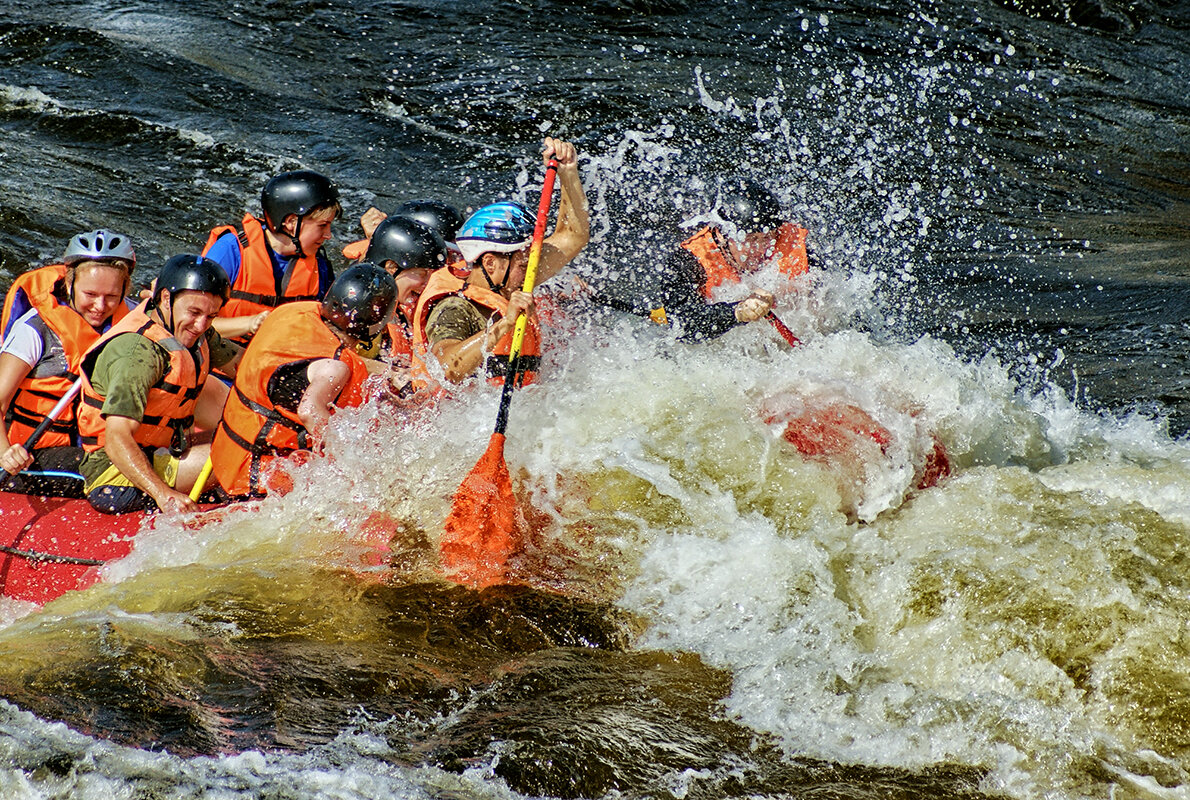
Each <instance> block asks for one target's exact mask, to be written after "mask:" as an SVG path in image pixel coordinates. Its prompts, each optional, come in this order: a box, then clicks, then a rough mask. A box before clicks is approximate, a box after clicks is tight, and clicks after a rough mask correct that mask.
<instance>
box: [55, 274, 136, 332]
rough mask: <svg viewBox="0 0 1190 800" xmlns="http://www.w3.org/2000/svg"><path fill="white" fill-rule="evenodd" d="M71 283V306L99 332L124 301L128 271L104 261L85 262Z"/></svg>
mask: <svg viewBox="0 0 1190 800" xmlns="http://www.w3.org/2000/svg"><path fill="white" fill-rule="evenodd" d="M68 282H69V283H70V286H71V288H70V304H71V307H72V308H74V310H75V311H77V312H78V313H79V316H81V317H82V318H83V319H85V320H86V321H87V324H88V325H90V326H91V327H92V328H94V329H95V330H99V329H101V328H102V327H103V325H104V323H106V322H107V321H108V320H109V319H111V318H112V314H114V313H115V312H116V307H117V306H119V305H120V303H121V302H123V300H124V292H125V291H126V290H127V288H128V272H127V270H126V269H125V268H124V267H121V266H116V265H113V264H107V263H104V262H102V261H84V262H82V263H81V264H78V265H77V266H75V267H74V271H73V277H72V278H71V280H69V281H68Z"/></svg>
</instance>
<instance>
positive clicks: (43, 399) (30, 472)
mask: <svg viewBox="0 0 1190 800" xmlns="http://www.w3.org/2000/svg"><path fill="white" fill-rule="evenodd" d="M135 266H136V252H135V251H134V250H133V248H132V240H131V239H129V237H128V236H126V235H124V234H122V233H115V232H113V231H109V230H104V229H99V230H94V231H87V232H84V233H79V234H77V235H75V236H72V237H70V241H69V243H68V244H67V245H66V251H65V252H64V253H63V254H62V259H61V261H60V262H59V263H57V264H50V265H49V266H45V267H40V268H38V269H34V270H30V271H29V272H26V273H24V274H23V275H21V276H20V277H18V278H17V279H16V281H15V282H14V283H13V285H12V288H11V289H9V291H8V295H7V297H6V298H5V300H4V311H3V316H2V319H0V330H2V331H3V346H0V413H2V414H3V415H4V422H5V425H4V426H0V467H3V469H4V470H5V471H6V472H7V473H8V474H9V475H13V476H16V477H14V478H13V479H12V480H8V481H5V484H6V485H5V487H4V488H5V490H7V491H13V492H24V493H26V494H40V495H55V496H67V497H82V496H83V484H82V480H81V479H79V478H78V477H69V476H71V475H77V473H78V470H79V462H80V461H81V460H82V457H83V449H82V447H81V446H79V440H78V422H77V419H76V415H75V407H76V405H77V403H71V404H69V405H67V406H66V407H65V408H64V409H63V410H62V411H61V412H60V413H59V414H58V415H57V417H56V418H55V419H54V421H53V423H52V424H51V425H50V426H49V428H47V429H46V431H45V433H44V434H42V436H41V438H40V439H39V440H38V441H37V442H36V444H35V446H34V447H33V448H32V450H31V451H30V450H27V449H26V448H25V442H26V441H27V440H28V438H29V437H30V435H31V434H32V433H33V431H34V429H35V428H36V427H37V426H38V425H39V424H41V422H42V421H43V420H44V419H46V417H47V416H48V415H49V414H50V413H51V411H52V410H53V409H54V407H55V406H56V405H57V403H58V401H59V400H60V399H61V398H62V397H64V396H65V395H66V394H67V393H68V392H69V391H70V390H71V388H72V386H73V385H74V383H75V381H76V380H77V379H78V371H79V363H80V362H81V361H82V359H83V354H84V353H85V352H86V351H87V349H88V348H89V347H91V345H93V344H95V342H96V341H97V340H98V339H99V337H100V336H101V335H102V334H103V333H104V332H105V331H107V329H108V328H110V327H111V325H112V324H113V323H115V322H119V321H120V319H122V318H123V316H124V315H125V314H127V313H128V306H127V305H126V303H125V299H124V298H125V296H126V295H127V294H128V289H129V284H130V281H131V275H132V270H133V268H134V267H135ZM22 471H24V472H22ZM18 473H22V474H18ZM53 473H58V474H57V475H55V474H53Z"/></svg>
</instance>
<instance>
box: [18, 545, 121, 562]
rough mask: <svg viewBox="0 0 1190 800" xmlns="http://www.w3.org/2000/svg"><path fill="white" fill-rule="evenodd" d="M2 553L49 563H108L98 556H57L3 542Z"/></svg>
mask: <svg viewBox="0 0 1190 800" xmlns="http://www.w3.org/2000/svg"><path fill="white" fill-rule="evenodd" d="M0 553H8V554H9V555H10V556H19V557H20V558H25V559H28V560H29V561H38V562H43V563H47V564H78V565H81V566H84V567H100V566H103V565H104V564H106V563H107V562H106V561H103V560H101V559H98V558H78V557H76V556H57V555H54V554H53V553H39V552H37V551H36V550H22V549H20V548H19V547H9V546H7V545H2V544H0Z"/></svg>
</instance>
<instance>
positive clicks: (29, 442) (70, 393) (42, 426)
mask: <svg viewBox="0 0 1190 800" xmlns="http://www.w3.org/2000/svg"><path fill="white" fill-rule="evenodd" d="M82 388H83V379H82V378H79V379H78V380H76V381H75V382H74V383H72V384H71V385H70V388H69V389H67V390H66V394H64V395H62V399H61V400H59V401H58V402H57V403H55V404H54V407H53V408H51V409H50V413H48V414H46V415H45V419H43V420H42V421H41V422H39V423H38V424H37V427H36V428H34V429H33V433H31V434H29V438H28V439H26V440H25V441H24V445H25V450H27V451H28V452H30V453H32V452H33V448H34V447H36V446H37V443H38V442H39V441H40V440H41V437H42V435H43V434H45V432H46V431H48V430H49V429H50V426H51V425H53V424H54V420H56V419H57V418H58V417H60V416H62V412H63V411H65V410H66V407H67V406H68V405H70V404H71V403H73V402H74V398H75V397H76V396H77V395H78V393H79V390H80V389H82ZM18 474H19V473H18ZM15 477H16V475H13V474H12V473H10V472H5V473H4V475H3V476H0V491H3V490H4V489H5V487H7V486H8V483H9V481H11V480H12V479H13V478H15Z"/></svg>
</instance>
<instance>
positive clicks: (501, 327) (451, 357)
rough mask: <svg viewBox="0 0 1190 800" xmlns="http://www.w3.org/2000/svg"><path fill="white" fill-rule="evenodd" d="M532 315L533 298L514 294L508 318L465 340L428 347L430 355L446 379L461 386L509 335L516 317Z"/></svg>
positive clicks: (448, 341) (518, 292) (442, 341)
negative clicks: (440, 366) (436, 360)
mask: <svg viewBox="0 0 1190 800" xmlns="http://www.w3.org/2000/svg"><path fill="white" fill-rule="evenodd" d="M522 313H525V314H532V313H534V306H533V295H531V294H526V293H525V292H522V291H514V292H513V293H512V296H511V297H510V298H509V299H508V315H507V316H504V317H501V318H500V319H498V320H496V321H495V322H493V323H492V324H491V325H489V326H488V328H487V330H483V331H480V332H479V333H477V334H475V335H474V336H471V337H469V338H467V339H442V340H441V341H439V342H435V343H434V344H433V345H432V346H431V347H430V352H431V353H433V354H434V357H435V358H437V359H438V363H439V364H441V365H442V371H443V373H444V374H445V376H446V379H447V380H448V381H450V382H451V383H462V382H463V381H464V380H466V379H467V378H468V377H470V376H471V375H472V374H474V373H475V371H476V370H478V369H479V368H480V367H481V366H483V362H484V356H485V355H486V354H487V353H490V352H492V350H493V349H494V348H495V347H496V343H497V342H499V341H500V340H501V339H503V338H504V337H505V336H507V335H509V334H510V333H512V331H513V328H515V327H516V318H517V316H518V315H520V314H522Z"/></svg>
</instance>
